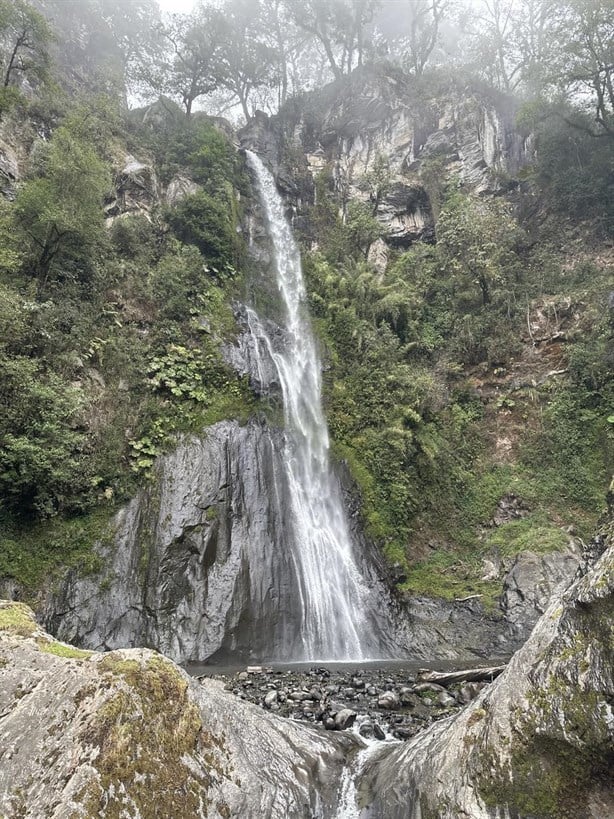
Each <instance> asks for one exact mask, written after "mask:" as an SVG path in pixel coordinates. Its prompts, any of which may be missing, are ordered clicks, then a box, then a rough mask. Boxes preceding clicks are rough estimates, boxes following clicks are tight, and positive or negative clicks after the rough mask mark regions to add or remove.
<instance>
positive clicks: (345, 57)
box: [286, 0, 377, 79]
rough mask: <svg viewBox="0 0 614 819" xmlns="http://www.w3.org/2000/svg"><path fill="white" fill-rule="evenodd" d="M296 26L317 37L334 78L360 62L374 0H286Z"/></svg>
mask: <svg viewBox="0 0 614 819" xmlns="http://www.w3.org/2000/svg"><path fill="white" fill-rule="evenodd" d="M286 4H287V8H288V11H289V13H290V15H291V17H292V19H293V20H294V22H295V23H296V25H297V26H299V27H300V28H302V29H303V30H304V31H306V32H308V33H309V34H311V35H312V36H313V37H315V38H316V39H317V41H318V42H319V43H320V45H321V46H322V48H323V49H324V53H325V54H326V58H327V60H328V64H329V66H330V69H331V71H332V72H333V76H334V77H335V79H339V78H340V77H342V76H343V75H344V74H348V73H349V72H350V71H351V70H352V69H353V68H355V67H356V66H357V65H361V64H362V61H363V52H364V31H365V27H366V26H367V24H368V23H369V22H370V21H371V20H372V19H373V14H374V11H375V8H376V5H377V0H286Z"/></svg>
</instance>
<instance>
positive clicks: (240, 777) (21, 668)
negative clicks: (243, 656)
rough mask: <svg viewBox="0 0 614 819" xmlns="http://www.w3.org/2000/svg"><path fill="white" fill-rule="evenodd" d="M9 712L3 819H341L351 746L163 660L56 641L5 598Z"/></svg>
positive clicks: (1, 608) (0, 700)
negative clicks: (341, 787) (340, 792)
mask: <svg viewBox="0 0 614 819" xmlns="http://www.w3.org/2000/svg"><path fill="white" fill-rule="evenodd" d="M0 714H1V715H2V729H1V732H0V815H2V816H6V817H7V819H14V818H15V817H23V818H24V819H39V817H41V816H53V817H56V819H68V818H69V817H89V816H92V817H93V816H108V817H111V816H131V817H139V816H140V817H153V816H176V815H181V816H182V817H185V819H198V818H199V817H223V819H228V817H231V816H233V817H254V819H256V817H258V818H259V817H262V816H267V817H271V819H285V817H296V818H297V819H299V818H300V817H305V819H308V817H312V816H314V815H319V816H323V817H332V816H334V815H335V806H336V802H337V785H338V780H339V776H340V772H341V768H342V766H343V762H344V756H345V753H346V752H347V751H348V750H350V749H352V748H353V747H354V744H355V743H354V741H353V740H352V738H350V737H337V736H335V737H333V736H331V735H329V734H325V733H324V732H319V733H318V732H317V731H315V730H313V729H311V728H309V727H307V726H300V727H299V726H295V725H293V724H292V723H291V722H289V721H286V720H283V719H282V718H280V717H277V716H275V715H272V714H268V713H265V712H264V711H262V710H261V709H260V708H258V707H257V706H253V705H250V704H247V703H242V702H240V701H239V700H237V699H236V698H235V697H234V696H233V695H232V694H229V693H227V692H225V691H224V690H223V687H222V685H221V683H218V682H216V681H213V680H204V681H203V682H202V684H200V683H199V682H197V681H196V680H193V679H190V678H189V677H188V676H187V675H186V674H185V673H184V672H183V671H181V670H180V669H179V668H178V667H177V666H175V665H174V664H173V663H171V662H170V661H169V660H167V659H165V658H164V657H162V656H160V655H159V654H156V653H155V652H152V651H147V650H143V649H138V650H127V651H117V652H112V653H109V654H106V655H102V654H92V653H90V652H84V651H79V650H76V649H73V648H72V647H70V646H67V645H65V644H62V643H58V642H56V641H54V640H53V639H51V638H50V637H49V636H48V635H46V634H45V633H44V632H43V631H41V630H40V629H39V628H38V627H37V625H36V623H35V621H34V619H33V616H32V613H31V612H29V610H28V609H27V608H26V607H25V606H21V605H20V604H9V603H6V602H5V601H2V602H0ZM179 806H180V809H179ZM178 809H179V813H177V811H178Z"/></svg>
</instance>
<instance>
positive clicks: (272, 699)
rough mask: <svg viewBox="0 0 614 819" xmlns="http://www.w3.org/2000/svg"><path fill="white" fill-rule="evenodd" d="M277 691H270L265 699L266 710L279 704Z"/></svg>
mask: <svg viewBox="0 0 614 819" xmlns="http://www.w3.org/2000/svg"><path fill="white" fill-rule="evenodd" d="M277 697H278V694H277V691H269V693H268V694H267V695H266V696H265V698H264V704H265V707H266V708H270V707H271V706H272V705H273V704H274V703H276V702H277Z"/></svg>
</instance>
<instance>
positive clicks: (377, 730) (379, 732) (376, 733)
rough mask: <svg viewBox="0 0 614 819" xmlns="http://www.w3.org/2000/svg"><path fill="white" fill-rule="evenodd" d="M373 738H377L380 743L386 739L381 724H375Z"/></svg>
mask: <svg viewBox="0 0 614 819" xmlns="http://www.w3.org/2000/svg"><path fill="white" fill-rule="evenodd" d="M373 736H374V737H375V739H379V740H380V741H383V740H384V739H386V732H385V731H384V729H383V728H382V726H381V725H380V724H379V722H374V723H373Z"/></svg>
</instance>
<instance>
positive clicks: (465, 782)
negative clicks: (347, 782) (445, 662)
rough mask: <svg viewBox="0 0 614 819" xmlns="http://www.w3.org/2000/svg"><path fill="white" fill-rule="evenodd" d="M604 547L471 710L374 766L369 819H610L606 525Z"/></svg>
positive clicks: (610, 583) (612, 559) (365, 783)
mask: <svg viewBox="0 0 614 819" xmlns="http://www.w3.org/2000/svg"><path fill="white" fill-rule="evenodd" d="M598 540H599V543H600V544H601V545H603V543H604V534H603V533H602V534H601V536H600V539H598ZM605 543H606V544H607V545H608V548H607V551H606V552H605V553H604V554H603V555H602V557H601V558H600V559H599V560H598V561H597V563H596V564H595V565H594V567H593V568H592V569H590V570H589V571H588V573H587V574H585V575H584V576H583V577H581V578H580V579H578V580H577V581H576V582H575V583H574V584H573V585H572V586H571V587H570V588H569V589H568V590H567V591H566V592H565V594H564V595H563V596H562V597H561V596H558V597H557V598H556V599H555V600H553V602H552V603H551V604H550V606H549V607H548V609H547V611H546V612H545V613H544V615H543V616H542V617H541V619H540V620H539V622H538V624H537V625H536V627H535V629H534V631H533V633H532V635H531V637H530V638H529V640H528V641H527V642H526V644H525V645H524V646H523V648H522V649H521V650H520V651H518V652H517V654H516V655H515V656H514V657H513V659H512V661H511V662H510V665H509V666H508V668H507V669H506V671H505V672H504V673H503V674H502V675H501V676H500V677H499V678H498V679H497V680H496V681H495V682H494V683H493V684H492V685H491V686H489V687H488V688H487V689H485V690H484V691H483V692H482V693H481V694H480V695H479V696H478V697H477V698H476V699H475V700H474V701H473V702H472V703H471V704H470V705H469V706H468V707H467V709H466V710H464V711H462V712H461V713H460V714H459V715H456V716H453V717H451V718H450V719H448V720H442V721H441V722H438V723H436V724H435V725H434V726H432V727H431V728H430V729H428V730H427V731H425V732H424V733H422V734H420V735H419V736H417V737H416V738H415V739H413V740H411V741H410V742H409V743H406V744H405V745H404V746H403V747H400V748H397V749H394V750H391V751H389V752H387V751H383V752H381V754H380V757H379V758H378V759H377V760H372V761H371V762H370V764H369V766H368V768H367V770H366V771H365V774H364V776H363V779H362V782H361V783H360V787H361V793H363V794H366V793H368V794H369V796H368V797H365V801H368V802H369V803H370V811H369V813H368V815H369V817H374V818H377V817H381V818H382V819H384V817H385V819H397V818H398V819H401V817H403V819H407V818H408V817H411V819H419V817H422V818H423V817H426V816H428V817H431V816H432V817H437V819H458V817H461V816H467V817H471V819H494V817H512V816H513V817H539V819H543V818H544V817H556V818H557V819H559V818H560V819H563V817H572V816H573V817H574V819H605V817H608V816H612V815H614V785H613V780H612V771H614V714H613V710H612V707H613V704H614V631H613V629H612V622H613V620H614V541H613V538H612V525H611V524H610V525H609V528H608V530H607V533H606V535H605Z"/></svg>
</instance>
